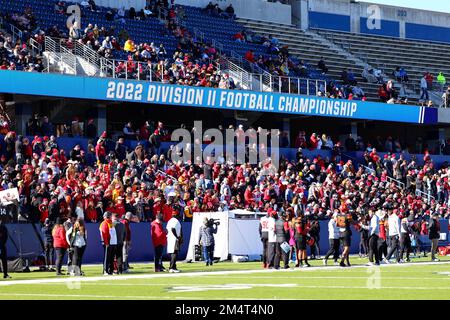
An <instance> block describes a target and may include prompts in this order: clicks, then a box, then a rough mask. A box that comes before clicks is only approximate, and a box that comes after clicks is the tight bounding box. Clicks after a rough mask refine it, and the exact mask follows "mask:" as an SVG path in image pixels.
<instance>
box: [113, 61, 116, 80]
mask: <svg viewBox="0 0 450 320" xmlns="http://www.w3.org/2000/svg"><path fill="white" fill-rule="evenodd" d="M112 71H113V72H112V76H113V78H115V77H116V60H113V61H112Z"/></svg>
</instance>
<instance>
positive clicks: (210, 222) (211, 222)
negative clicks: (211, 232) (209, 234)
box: [207, 219, 220, 227]
mask: <svg viewBox="0 0 450 320" xmlns="http://www.w3.org/2000/svg"><path fill="white" fill-rule="evenodd" d="M213 225H216V226H219V225H220V220H219V219H208V223H207V226H208V227H212V226H213Z"/></svg>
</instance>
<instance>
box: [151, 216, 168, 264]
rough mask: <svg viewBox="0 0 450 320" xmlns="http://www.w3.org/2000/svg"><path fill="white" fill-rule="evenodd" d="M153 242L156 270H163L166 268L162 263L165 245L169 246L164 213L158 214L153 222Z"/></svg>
mask: <svg viewBox="0 0 450 320" xmlns="http://www.w3.org/2000/svg"><path fill="white" fill-rule="evenodd" d="M151 233H152V242H153V248H154V249H155V250H154V251H155V272H163V271H165V270H166V269H165V268H164V267H163V264H162V256H163V251H164V247H165V246H167V231H166V230H165V229H164V227H163V225H162V214H157V215H156V219H155V220H153V222H152V224H151Z"/></svg>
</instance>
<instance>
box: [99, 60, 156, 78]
mask: <svg viewBox="0 0 450 320" xmlns="http://www.w3.org/2000/svg"><path fill="white" fill-rule="evenodd" d="M153 66H154V64H152V63H150V64H149V63H147V62H137V61H128V60H117V59H114V60H108V59H103V60H101V61H100V74H101V76H102V77H110V78H119V79H133V80H142V81H161V82H162V80H163V79H162V74H163V73H164V70H161V71H162V72H161V77H160V78H159V79H158V78H156V73H155V72H153Z"/></svg>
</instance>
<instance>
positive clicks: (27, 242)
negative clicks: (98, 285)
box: [7, 220, 449, 264]
mask: <svg viewBox="0 0 450 320" xmlns="http://www.w3.org/2000/svg"><path fill="white" fill-rule="evenodd" d="M327 224H328V221H320V242H319V246H320V254H321V255H322V256H323V255H324V254H325V253H326V251H327V250H328V248H329V244H328V226H327ZM448 224H449V223H448V220H441V232H445V233H448ZM86 226H87V236H88V245H87V247H86V252H85V256H84V259H83V261H84V263H86V264H94V263H102V262H103V247H102V245H101V241H100V232H99V224H97V223H88V224H86ZM130 226H131V232H132V239H131V242H132V248H131V251H130V255H129V260H130V262H135V263H136V262H149V261H153V257H154V251H153V245H152V240H151V234H150V224H149V223H132V224H131V225H130ZM191 226H192V223H191V222H182V230H183V239H184V241H183V244H182V248H181V251H180V255H179V259H180V260H184V259H185V258H186V255H187V251H188V245H189V240H190V235H191ZM7 227H8V230H9V233H10V235H11V238H12V240H11V238H10V239H9V241H8V242H7V249H8V257H19V256H20V251H22V256H23V257H24V258H30V259H32V257H33V256H37V255H39V254H41V253H42V247H41V239H40V238H38V235H37V233H36V231H35V230H39V231H40V225H39V224H37V225H36V226H35V227H33V225H31V224H8V225H7ZM34 228H35V229H34ZM19 235H20V236H19ZM248 236H255V237H259V234H258V230H255V234H254V235H248ZM422 240H423V241H424V242H425V243H426V244H427V243H429V240H428V238H427V237H426V236H425V237H422ZM359 242H360V233H359V232H358V231H356V230H355V229H353V237H352V245H351V250H350V252H351V253H352V254H357V253H358V252H359ZM447 243H448V237H447V241H446V242H442V243H441V245H444V244H447Z"/></svg>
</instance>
